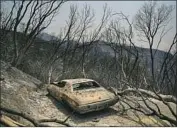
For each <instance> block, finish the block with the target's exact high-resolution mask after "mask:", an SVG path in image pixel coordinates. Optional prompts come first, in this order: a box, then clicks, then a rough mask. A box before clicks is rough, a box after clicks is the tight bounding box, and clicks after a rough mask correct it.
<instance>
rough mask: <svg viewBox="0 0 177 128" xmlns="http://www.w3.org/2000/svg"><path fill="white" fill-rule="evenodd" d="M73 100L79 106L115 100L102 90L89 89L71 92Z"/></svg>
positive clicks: (113, 96)
mask: <svg viewBox="0 0 177 128" xmlns="http://www.w3.org/2000/svg"><path fill="white" fill-rule="evenodd" d="M72 98H73V100H74V101H76V102H77V103H78V104H79V105H85V104H91V103H96V102H100V101H104V100H111V99H114V98H115V95H114V94H113V93H111V92H109V91H107V90H106V89H104V88H100V89H90V90H82V91H75V92H73V96H72Z"/></svg>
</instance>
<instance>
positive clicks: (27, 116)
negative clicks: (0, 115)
mask: <svg viewBox="0 0 177 128" xmlns="http://www.w3.org/2000/svg"><path fill="white" fill-rule="evenodd" d="M0 110H1V111H3V112H6V113H10V114H13V115H18V116H20V117H23V118H24V119H26V120H28V121H29V122H31V123H32V124H33V125H34V126H36V127H37V126H48V125H43V124H41V123H45V122H55V123H59V124H62V125H64V126H68V127H70V126H71V125H70V124H68V123H66V121H65V120H64V121H62V120H58V119H40V120H36V119H34V118H33V117H31V116H29V115H26V114H25V113H22V112H17V111H15V110H12V109H9V108H4V107H2V106H1V107H0ZM18 124H19V123H18Z"/></svg>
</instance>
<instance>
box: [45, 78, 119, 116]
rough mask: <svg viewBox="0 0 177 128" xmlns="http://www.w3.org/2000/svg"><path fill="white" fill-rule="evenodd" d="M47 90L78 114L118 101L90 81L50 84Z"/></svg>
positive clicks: (96, 109)
mask: <svg viewBox="0 0 177 128" xmlns="http://www.w3.org/2000/svg"><path fill="white" fill-rule="evenodd" d="M47 90H48V92H49V94H50V95H51V96H53V97H54V98H55V99H57V100H62V101H64V102H66V103H67V104H68V105H69V106H70V107H71V108H72V109H73V110H74V111H76V112H78V113H80V114H83V113H87V112H91V111H98V110H101V109H104V108H107V107H109V106H112V105H114V104H115V103H117V101H118V97H117V96H116V95H115V94H114V93H113V92H111V91H109V90H107V89H105V88H104V87H102V86H101V85H100V84H98V83H97V82H96V81H94V80H91V79H66V80H62V81H60V82H54V83H51V84H50V85H49V86H48V88H47Z"/></svg>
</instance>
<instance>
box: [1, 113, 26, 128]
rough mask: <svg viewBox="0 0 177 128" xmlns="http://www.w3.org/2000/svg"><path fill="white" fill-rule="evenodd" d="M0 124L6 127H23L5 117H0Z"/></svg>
mask: <svg viewBox="0 0 177 128" xmlns="http://www.w3.org/2000/svg"><path fill="white" fill-rule="evenodd" d="M0 122H1V123H3V124H5V125H6V126H8V127H25V125H23V124H20V123H18V122H16V121H14V120H13V119H11V118H9V117H7V116H5V115H0Z"/></svg>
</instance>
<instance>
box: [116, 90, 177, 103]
mask: <svg viewBox="0 0 177 128" xmlns="http://www.w3.org/2000/svg"><path fill="white" fill-rule="evenodd" d="M130 92H133V93H139V92H141V93H142V94H143V95H147V96H148V97H151V98H154V99H157V100H160V101H162V99H163V100H164V101H166V102H173V103H175V104H177V99H176V97H174V96H172V95H163V94H159V96H160V98H159V97H158V96H157V95H156V94H155V93H153V92H152V91H148V90H144V89H133V88H128V89H125V90H124V91H117V94H118V95H126V94H129V93H130Z"/></svg>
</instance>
